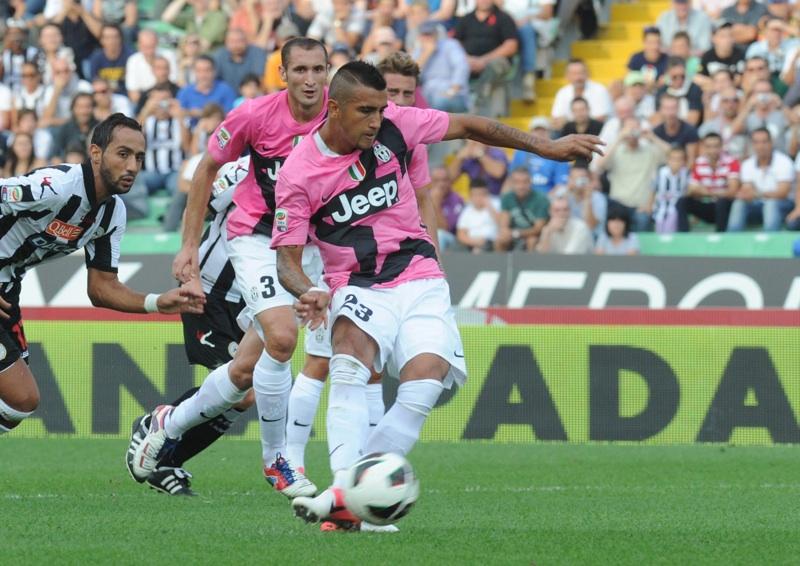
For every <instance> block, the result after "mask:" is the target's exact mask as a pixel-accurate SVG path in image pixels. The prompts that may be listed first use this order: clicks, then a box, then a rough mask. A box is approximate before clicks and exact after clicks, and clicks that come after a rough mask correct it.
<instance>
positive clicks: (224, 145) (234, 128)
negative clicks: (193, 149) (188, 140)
mask: <svg viewBox="0 0 800 566" xmlns="http://www.w3.org/2000/svg"><path fill="white" fill-rule="evenodd" d="M251 108H252V104H251V103H250V101H247V102H245V103H243V104H242V105H240V106H239V107H237V108H236V109H234V110H233V111H231V112H230V113H229V114H228V115H227V116H226V117H225V120H223V121H222V123H221V124H220V125H219V126H217V129H216V130H215V131H214V135H213V136H211V137H210V138H208V147H207V149H208V153H209V154H210V155H211V157H213V158H214V160H215V161H216V162H217V163H227V162H229V161H236V160H237V159H239V157H240V156H241V155H242V152H243V151H244V148H245V147H246V146H247V144H248V143H250V124H252V123H253V119H252V116H251V114H252V112H251Z"/></svg>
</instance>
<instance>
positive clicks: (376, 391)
mask: <svg viewBox="0 0 800 566" xmlns="http://www.w3.org/2000/svg"><path fill="white" fill-rule="evenodd" d="M367 410H368V411H369V426H370V431H369V432H367V436H369V434H370V432H372V430H371V429H374V428H375V427H376V426H378V423H379V422H381V419H382V418H383V413H385V412H386V406H385V405H384V404H383V383H368V384H367Z"/></svg>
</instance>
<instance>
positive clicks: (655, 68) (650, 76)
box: [628, 26, 669, 85]
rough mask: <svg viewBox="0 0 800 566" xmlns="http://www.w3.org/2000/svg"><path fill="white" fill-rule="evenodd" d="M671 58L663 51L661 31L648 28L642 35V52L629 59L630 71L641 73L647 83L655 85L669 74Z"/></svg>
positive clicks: (655, 28) (653, 27) (652, 27)
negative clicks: (668, 68)
mask: <svg viewBox="0 0 800 566" xmlns="http://www.w3.org/2000/svg"><path fill="white" fill-rule="evenodd" d="M668 59H669V56H668V55H667V54H666V53H664V52H663V51H661V31H660V30H659V29H658V28H657V27H655V26H651V27H646V28H644V32H643V33H642V50H641V51H637V52H636V53H634V54H633V55H631V57H630V59H628V70H629V71H639V72H640V73H642V77H643V78H644V80H645V83H646V84H648V85H653V84H655V83H656V82H657V81H658V79H660V78H661V76H662V75H663V74H664V73H666V72H667V60H668Z"/></svg>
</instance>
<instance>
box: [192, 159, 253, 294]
mask: <svg viewBox="0 0 800 566" xmlns="http://www.w3.org/2000/svg"><path fill="white" fill-rule="evenodd" d="M249 164H250V158H249V157H243V158H240V159H239V160H237V161H232V162H230V163H225V164H224V165H223V166H222V167H220V169H219V173H218V174H217V178H216V180H215V181H214V185H213V187H212V193H211V202H210V203H209V204H208V207H209V209H210V210H211V211H212V212H213V213H214V218H213V219H212V220H211V223H210V224H209V225H208V228H206V231H205V233H204V234H203V240H202V242H201V243H200V250H199V255H200V281H201V282H202V284H203V291H205V292H206V293H207V294H209V295H215V296H216V297H218V298H224V299H225V300H226V301H229V302H231V303H238V302H239V301H240V300H241V299H242V295H241V293H240V292H239V288H238V287H237V286H236V275H235V273H234V271H233V264H232V263H231V262H230V259H229V258H228V253H227V252H226V251H225V240H227V239H228V230H227V225H228V216H229V215H230V213H231V211H232V210H233V209H234V207H235V206H236V205H235V204H234V203H233V193H234V191H235V189H236V185H238V184H239V183H240V182H241V180H242V179H244V178H245V177H246V176H247V171H248V166H249Z"/></svg>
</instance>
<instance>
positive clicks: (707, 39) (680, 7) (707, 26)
mask: <svg viewBox="0 0 800 566" xmlns="http://www.w3.org/2000/svg"><path fill="white" fill-rule="evenodd" d="M656 26H657V27H658V29H660V30H661V46H662V47H663V48H664V49H665V50H666V49H668V48H669V45H670V43H671V42H672V37H673V36H674V35H675V34H676V33H678V32H679V31H685V32H686V33H688V34H689V37H691V38H692V44H693V45H694V49H695V54H699V53H703V52H704V51H706V50H707V49H708V48H709V47H710V46H711V20H709V19H708V16H706V14H705V13H704V12H701V11H699V10H695V9H694V8H692V7H691V6H690V5H689V2H688V0H672V9H670V10H667V11H666V12H663V13H662V14H661V15H660V16H658V20H657V21H656Z"/></svg>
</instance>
